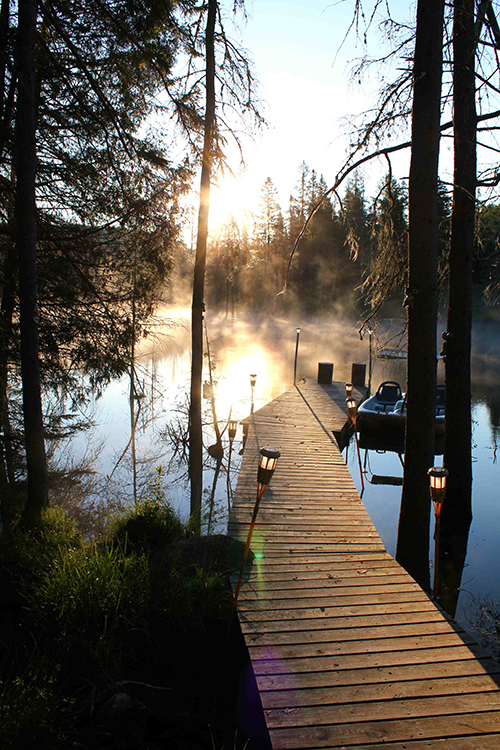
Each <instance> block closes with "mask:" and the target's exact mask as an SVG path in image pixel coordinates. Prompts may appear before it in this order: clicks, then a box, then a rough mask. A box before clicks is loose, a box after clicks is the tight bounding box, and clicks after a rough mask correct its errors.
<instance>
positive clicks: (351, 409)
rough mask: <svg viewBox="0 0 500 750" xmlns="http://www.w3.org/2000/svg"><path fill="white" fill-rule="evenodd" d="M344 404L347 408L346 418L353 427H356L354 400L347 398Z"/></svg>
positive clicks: (350, 397)
mask: <svg viewBox="0 0 500 750" xmlns="http://www.w3.org/2000/svg"><path fill="white" fill-rule="evenodd" d="M345 402H346V406H347V416H348V417H349V419H350V420H351V422H352V423H353V425H356V399H354V398H352V396H349V398H346V400H345Z"/></svg>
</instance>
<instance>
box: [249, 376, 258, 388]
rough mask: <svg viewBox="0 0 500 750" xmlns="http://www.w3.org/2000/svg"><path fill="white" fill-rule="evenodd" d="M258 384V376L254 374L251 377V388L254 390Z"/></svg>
mask: <svg viewBox="0 0 500 750" xmlns="http://www.w3.org/2000/svg"><path fill="white" fill-rule="evenodd" d="M256 382H257V375H256V374H255V373H254V374H253V375H250V387H251V388H254V387H255V383H256Z"/></svg>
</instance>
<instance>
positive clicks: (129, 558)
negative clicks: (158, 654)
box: [25, 543, 149, 668]
mask: <svg viewBox="0 0 500 750" xmlns="http://www.w3.org/2000/svg"><path fill="white" fill-rule="evenodd" d="M25 597H26V602H27V608H28V610H29V611H30V613H31V615H32V617H33V618H35V619H36V621H37V622H38V623H39V624H40V626H41V627H43V628H44V630H45V631H46V632H47V633H49V632H51V633H52V634H53V636H54V634H55V638H56V640H57V641H59V642H60V643H64V644H65V645H66V646H67V647H68V646H72V645H74V644H78V645H79V646H80V647H81V648H82V649H83V651H84V653H85V654H86V655H90V656H91V657H92V658H93V659H97V660H99V661H101V662H102V666H103V668H107V666H109V665H110V660H111V659H113V658H115V656H116V654H115V652H114V648H115V646H116V645H117V643H118V641H119V638H120V636H121V635H122V634H123V633H124V632H127V631H128V630H130V629H132V628H134V627H138V626H139V624H140V623H141V619H142V617H143V616H144V613H145V611H146V608H147V605H148V601H149V569H148V563H147V559H146V557H145V556H144V555H137V554H133V555H125V554H124V552H123V550H122V549H120V547H117V546H115V547H112V546H111V545H109V544H106V545H101V546H98V545H97V544H95V543H94V544H91V545H90V546H89V547H88V548H86V549H85V548H83V547H82V548H79V549H64V548H59V550H58V553H57V554H56V557H55V559H54V560H53V563H52V565H51V566H50V567H49V568H48V569H47V571H46V573H45V575H44V577H43V580H42V581H41V582H40V583H39V584H38V585H36V586H34V587H29V588H28V590H27V591H26V592H25Z"/></svg>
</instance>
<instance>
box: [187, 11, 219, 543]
mask: <svg viewBox="0 0 500 750" xmlns="http://www.w3.org/2000/svg"><path fill="white" fill-rule="evenodd" d="M216 8H217V2H216V0H209V1H208V14H207V26H206V32H205V56H206V78H205V90H206V104H205V131H204V143H203V163H202V167H201V182H200V207H199V212H198V235H197V240H196V258H195V267H194V279H193V303H192V308H191V357H192V362H191V402H190V408H189V475H190V480H191V515H192V516H193V517H194V519H195V523H196V527H197V528H196V530H197V532H198V533H200V526H201V499H202V492H203V436H202V421H201V381H202V374H203V312H204V302H203V296H204V287H205V264H206V253H207V236H208V213H209V205H210V177H211V173H212V147H213V132H214V122H215V50H214V31H215V14H216Z"/></svg>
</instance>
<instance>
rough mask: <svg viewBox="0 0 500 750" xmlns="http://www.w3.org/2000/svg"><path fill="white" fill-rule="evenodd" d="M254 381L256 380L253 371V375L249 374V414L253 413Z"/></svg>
mask: <svg viewBox="0 0 500 750" xmlns="http://www.w3.org/2000/svg"><path fill="white" fill-rule="evenodd" d="M256 382H257V375H256V374H255V373H253V375H250V388H251V389H252V401H251V404H250V414H253V389H254V388H255V383H256Z"/></svg>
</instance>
